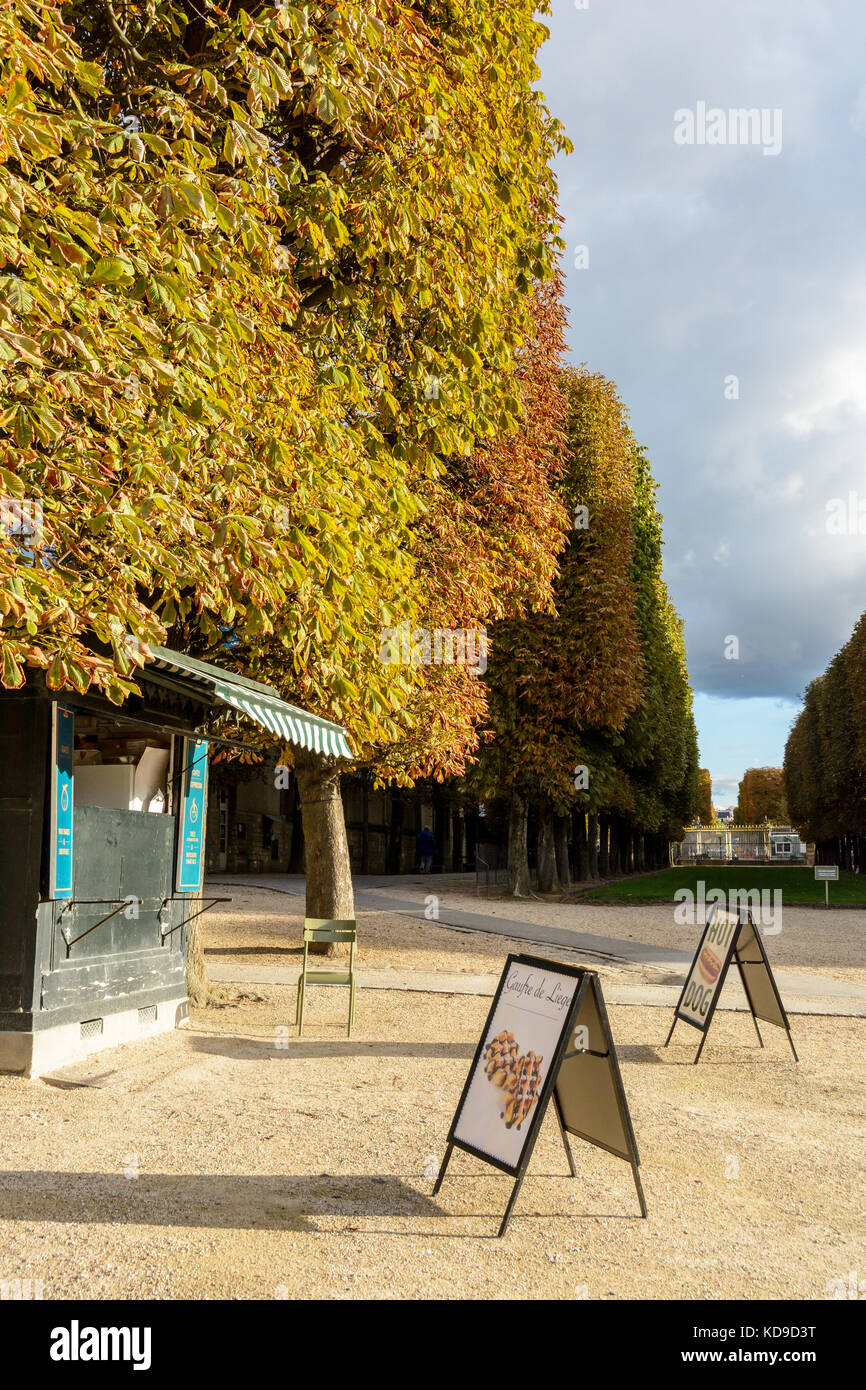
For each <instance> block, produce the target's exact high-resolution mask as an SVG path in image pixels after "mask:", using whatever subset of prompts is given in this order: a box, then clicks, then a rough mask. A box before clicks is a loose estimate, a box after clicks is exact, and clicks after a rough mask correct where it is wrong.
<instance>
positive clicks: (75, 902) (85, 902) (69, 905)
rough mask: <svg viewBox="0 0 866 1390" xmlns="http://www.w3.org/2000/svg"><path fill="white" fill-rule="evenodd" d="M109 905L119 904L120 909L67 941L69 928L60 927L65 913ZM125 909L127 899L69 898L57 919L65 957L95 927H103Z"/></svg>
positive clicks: (139, 900) (101, 918)
mask: <svg viewBox="0 0 866 1390" xmlns="http://www.w3.org/2000/svg"><path fill="white" fill-rule="evenodd" d="M136 901H137V902H138V903H140V902H141V899H140V898H138V899H137V900H136ZM109 903H120V907H116V908H115V909H114V911H113V912H109V914H108V916H107V917H100V919H99V921H98V922H94V923H93V926H92V927H88V928H87V931H83V932H82V933H81V935H80V936H73V938H72V940H71V941H70V939H69V931H70V928H69V927H64V926H63V925H62V922H63V918H64V917H65V916H66V913H67V912H71V911H72V909H73V908H74V907H79V906H85V907H87V906H97V905H99V904H103V905H105V906H108V904H109ZM127 907H129V898H70V899H69V901H68V902H65V903H64V904H63V907H62V908H61V911H60V919H59V921H60V923H61V926H60V935H61V936H62V937H63V940H64V941H65V942H66V954H67V956H68V955H69V952H70V950H71V949H72V947H73V946H74V945H75V943H76V942H77V941H83V940H84V938H85V936H89V935H90V933H91V932H92V931H96V928H97V927H101V926H102V925H103V923H104V922H110V921H111V919H112V917H116V916H117V914H118V912H123V911H124V910H125V909H126V908H127Z"/></svg>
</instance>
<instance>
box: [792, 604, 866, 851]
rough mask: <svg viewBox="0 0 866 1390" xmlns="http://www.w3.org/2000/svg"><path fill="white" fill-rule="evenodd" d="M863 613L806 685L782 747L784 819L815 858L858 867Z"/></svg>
mask: <svg viewBox="0 0 866 1390" xmlns="http://www.w3.org/2000/svg"><path fill="white" fill-rule="evenodd" d="M864 678H866V614H864V615H863V616H862V617H861V618H860V620H859V621H858V623H857V625H856V626H855V628H854V631H853V633H852V634H851V637H850V638H849V639H848V641H847V642H846V643H845V645H844V647H843V648H842V650H841V651H840V652H837V654H836V655H835V656H834V657H833V659H832V661H831V662H830V664H829V665H828V667H827V670H826V671H825V672H824V673H823V674H822V675H820V676H818V677H816V679H815V680H813V681H812V682H811V683H810V684H809V685H808V686H807V688H806V692H805V696H804V702H803V709H802V710H801V712H800V714H799V715H798V717H797V719H796V721H795V723H794V726H793V728H792V729H791V733H790V734H789V736H788V741H787V744H786V747H785V759H784V790H785V795H786V798H787V804H788V807H789V810H790V814H791V819H792V823H793V824H794V825H796V826H797V828H798V829H799V831H800V833H801V834H802V835H804V836H805V837H806V838H808V839H811V840H814V841H815V847H816V856H817V860H818V862H819V863H821V862H823V863H836V864H842V865H843V866H845V867H847V868H850V869H857V870H859V871H860V872H864V871H866V699H864Z"/></svg>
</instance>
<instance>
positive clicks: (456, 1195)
mask: <svg viewBox="0 0 866 1390" xmlns="http://www.w3.org/2000/svg"><path fill="white" fill-rule="evenodd" d="M337 993H338V992H337V991H320V994H319V996H318V997H317V999H316V1002H315V1005H314V1006H313V1007H311V1011H310V1018H311V1023H312V1024H314V1025H315V1026H314V1027H312V1028H311V1037H310V1039H309V1040H308V1039H307V1038H304V1039H303V1041H301V1042H298V1041H297V1040H296V1039H295V1038H294V1030H293V1029H290V1030H289V1032H290V1033H291V1038H290V1039H289V1041H288V1043H286V1037H287V1033H286V1031H284V1030H286V1028H287V1025H289V1023H290V1020H291V1017H292V1013H293V1008H294V991H293V990H292V989H290V988H279V987H277V988H262V989H260V990H256V991H248V997H247V998H237V997H236V1002H234V1003H232V1004H231V1005H230V1006H228V1007H224V1008H221V1009H218V1010H208V1011H206V1012H205V1013H203V1014H202V1013H197V1014H196V1015H195V1016H194V1019H193V1027H192V1029H190V1030H183V1031H180V1032H177V1033H174V1034H170V1035H168V1036H164V1037H160V1038H155V1039H151V1040H149V1041H147V1042H143V1043H140V1044H139V1045H137V1046H136V1047H123V1048H117V1049H114V1050H113V1051H111V1052H108V1053H104V1054H101V1055H99V1056H97V1057H94V1058H92V1059H91V1060H90V1061H89V1062H87V1063H82V1064H79V1065H78V1066H77V1067H74V1068H69V1069H67V1070H66V1071H65V1072H64V1074H63V1076H64V1079H65V1083H66V1086H67V1087H69V1088H67V1089H57V1088H56V1087H54V1086H50V1085H48V1084H46V1083H45V1082H26V1081H21V1080H18V1079H14V1078H11V1077H7V1076H3V1077H0V1160H2V1175H0V1252H2V1254H0V1277H2V1278H5V1279H10V1278H16V1277H17V1278H31V1279H41V1280H42V1281H43V1285H44V1296H45V1297H46V1298H50V1297H59V1296H75V1297H80V1296H82V1295H84V1296H86V1297H94V1298H106V1297H120V1298H138V1297H149V1296H155V1297H157V1298H166V1299H168V1298H229V1299H231V1298H241V1299H246V1298H265V1299H269V1298H274V1297H277V1298H279V1297H286V1296H289V1297H317V1298H333V1299H343V1298H371V1297H388V1298H416V1297H431V1298H454V1297H467V1298H492V1299H497V1298H510V1297H519V1298H540V1297H555V1298H566V1299H572V1298H581V1297H584V1296H586V1297H589V1298H593V1299H596V1298H602V1299H611V1298H634V1297H637V1298H660V1297H665V1296H670V1297H673V1298H682V1299H698V1298H700V1299H707V1298H710V1299H716V1298H724V1297H727V1296H742V1297H747V1298H754V1299H763V1298H784V1299H806V1298H818V1299H821V1298H824V1297H826V1296H827V1286H828V1283H829V1281H830V1280H832V1279H837V1278H842V1279H845V1280H847V1278H848V1272H849V1271H850V1270H852V1269H853V1270H860V1271H862V1270H864V1269H866V1242H864V1234H866V1232H864V1221H863V1217H862V1207H863V1203H862V1172H861V1158H862V1119H861V1111H862V1095H863V1080H864V1077H863V1070H864V1067H863V1057H864V1041H866V1023H864V1022H863V1021H862V1020H856V1019H820V1018H808V1019H802V1020H799V1021H798V1027H797V1043H798V1048H799V1050H800V1053H801V1056H802V1062H801V1064H800V1066H799V1067H797V1066H796V1065H795V1064H794V1063H793V1061H792V1060H791V1059H790V1056H789V1055H787V1054H786V1046H785V1041H784V1038H783V1037H782V1036H781V1035H776V1033H775V1031H774V1030H771V1033H772V1036H771V1037H770V1038H769V1039H768V1046H767V1049H766V1050H765V1051H764V1052H763V1053H761V1052H760V1051H759V1050H758V1049H757V1048H756V1047H755V1045H754V1042H753V1040H752V1039H751V1038H748V1041H747V1042H745V1043H744V1041H743V1031H742V1022H743V1020H742V1018H737V1017H736V1016H734V1015H731V1014H719V1015H717V1020H716V1022H715V1023H714V1028H713V1036H712V1039H711V1040H710V1041H709V1042H708V1044H707V1047H706V1050H705V1054H704V1059H703V1060H702V1062H701V1064H700V1066H698V1067H692V1066H691V1065H690V1060H691V1056H692V1052H693V1047H692V1046H691V1044H692V1042H693V1039H692V1038H691V1036H689V1037H688V1038H686V1039H685V1040H684V1041H683V1042H682V1044H678V1043H677V1042H676V1040H675V1042H674V1044H673V1045H672V1047H671V1049H670V1050H669V1052H668V1053H667V1054H664V1053H661V1052H660V1050H659V1048H658V1044H659V1043H660V1042H661V1040H662V1033H663V1032H664V1031H665V1023H666V1020H663V1019H662V1018H661V1017H660V1014H659V1011H658V1010H652V1009H641V1008H628V1009H624V1008H613V1009H612V1010H611V1021H612V1027H613V1034H614V1038H615V1041H616V1043H617V1046H618V1051H619V1055H620V1060H621V1065H622V1070H623V1077H624V1082H625V1087H626V1093H627V1095H628V1098H629V1102H630V1105H631V1111H632V1116H633V1121H634V1126H635V1130H636V1134H637V1138H638V1143H639V1146H640V1151H641V1159H642V1170H641V1171H642V1177H643V1182H644V1186H645V1189H646V1194H647V1202H648V1206H649V1212H650V1216H649V1219H648V1220H647V1221H641V1220H640V1219H639V1218H638V1217H637V1215H636V1212H637V1207H636V1202H635V1196H634V1190H633V1187H632V1183H631V1176H630V1173H629V1169H628V1167H627V1166H626V1165H625V1164H624V1163H622V1162H621V1161H619V1160H617V1159H615V1158H613V1157H611V1156H609V1155H607V1154H604V1153H602V1152H601V1151H600V1150H597V1149H594V1148H591V1147H589V1146H588V1145H585V1144H581V1143H579V1142H577V1143H576V1145H575V1154H576V1161H577V1166H578V1180H577V1181H576V1182H575V1181H572V1180H570V1179H568V1178H567V1177H565V1176H564V1175H565V1173H566V1172H567V1169H566V1166H565V1162H564V1155H563V1152H562V1148H561V1144H560V1140H559V1135H558V1132H557V1129H556V1127H555V1125H554V1123H553V1121H552V1119H551V1118H548V1120H547V1122H546V1124H545V1128H544V1130H543V1132H542V1135H541V1138H540V1140H539V1143H538V1146H537V1148H536V1151H535V1155H534V1158H533V1162H532V1167H531V1170H530V1171H531V1176H530V1177H529V1178H528V1179H527V1181H526V1183H525V1184H524V1189H523V1193H522V1194H521V1198H520V1200H519V1202H518V1206H517V1210H516V1214H515V1217H514V1219H513V1222H512V1226H511V1230H510V1231H509V1235H508V1237H507V1238H506V1239H505V1240H504V1241H497V1240H495V1239H494V1238H493V1237H494V1235H495V1231H496V1228H497V1224H498V1220H499V1218H500V1216H501V1214H502V1211H503V1209H504V1206H505V1202H506V1200H507V1195H508V1191H509V1182H508V1179H507V1178H505V1177H504V1176H502V1175H499V1174H496V1173H495V1172H493V1171H492V1170H489V1169H485V1167H484V1166H483V1165H482V1164H480V1163H479V1162H477V1161H476V1160H474V1159H471V1158H470V1157H468V1156H467V1155H457V1156H456V1158H455V1160H454V1162H453V1164H452V1169H451V1174H450V1175H449V1177H448V1178H447V1179H446V1182H445V1185H444V1187H443V1190H442V1192H441V1194H440V1195H439V1197H437V1198H436V1199H435V1200H433V1199H432V1198H431V1196H430V1192H431V1188H432V1181H431V1178H432V1174H433V1172H434V1171H435V1167H436V1165H437V1163H438V1161H439V1158H440V1156H441V1153H442V1150H443V1145H444V1141H445V1136H446V1133H447V1130H448V1125H449V1122H450V1120H451V1116H452V1113H453V1108H454V1105H455V1103H456V1100H457V1098H458V1095H459V1092H460V1088H461V1086H462V1083H463V1079H464V1076H465V1073H466V1068H467V1066H468V1063H469V1059H470V1056H471V1054H472V1051H473V1047H474V1044H475V1042H476V1040H477V1037H478V1035H479V1032H480V1030H481V1027H482V1024H483V1020H484V1018H485V1015H486V1011H487V1007H488V1002H489V1001H487V1000H483V999H479V998H477V997H473V996H463V995H456V996H445V995H423V994H414V995H412V996H406V995H403V994H400V993H397V992H390V991H384V990H383V991H364V992H363V993H362V994H361V995H359V1000H358V1013H357V1036H356V1037H355V1038H353V1039H352V1040H351V1041H350V1042H347V1041H346V1039H345V1038H344V1037H343V1036H342V1033H341V1028H340V1024H341V1023H342V1017H343V1007H342V1006H343V1000H342V998H339V999H337V998H336V997H335V996H336V995H337ZM250 995H252V997H249V996H250ZM75 1081H77V1082H78V1083H89V1084H78V1085H71V1083H72V1082H75ZM136 1173H137V1174H138V1176H135V1174H136Z"/></svg>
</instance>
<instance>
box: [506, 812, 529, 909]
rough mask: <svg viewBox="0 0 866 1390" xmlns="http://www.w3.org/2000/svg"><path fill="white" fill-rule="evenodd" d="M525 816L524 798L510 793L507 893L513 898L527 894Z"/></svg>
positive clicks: (527, 862)
mask: <svg viewBox="0 0 866 1390" xmlns="http://www.w3.org/2000/svg"><path fill="white" fill-rule="evenodd" d="M527 814H528V807H527V804H526V797H525V796H521V794H520V792H512V793H511V802H510V804H509V807H508V891H509V893H511V894H512V895H513V896H514V897H515V898H525V897H527V895H528V893H529V849H528V844H527V837H526V821H527Z"/></svg>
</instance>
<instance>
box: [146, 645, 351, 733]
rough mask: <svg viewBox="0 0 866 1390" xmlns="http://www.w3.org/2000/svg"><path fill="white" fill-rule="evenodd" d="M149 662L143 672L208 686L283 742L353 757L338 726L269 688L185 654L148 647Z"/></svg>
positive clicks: (225, 702) (223, 699)
mask: <svg viewBox="0 0 866 1390" xmlns="http://www.w3.org/2000/svg"><path fill="white" fill-rule="evenodd" d="M150 652H151V659H150V661H149V662H148V664H147V667H146V668H145V669H146V670H153V669H155V670H157V671H166V672H172V673H177V674H180V675H183V676H184V677H186V678H187V679H189V678H192V679H193V680H194V681H196V682H197V683H198V684H200V685H202V686H205V687H209V688H210V689H211V690H212V691H213V693H214V695H216V697H217V699H218V700H221V701H222V702H223V704H226V705H230V706H231V707H232V709H236V710H237V711H238V712H239V713H240V714H244V715H246V716H247V718H248V719H252V720H253V722H254V723H256V724H259V725H260V726H261V727H262V728H264V729H267V730H269V732H270V733H272V734H276V735H277V737H278V738H282V739H284V740H285V741H286V742H287V743H293V744H295V745H296V746H297V747H299V748H308V749H309V750H310V751H311V752H314V753H322V754H323V755H325V756H326V757H331V758H351V757H353V756H354V754H353V753H352V749H351V747H350V746H349V740H348V738H347V736H346V731H345V729H344V728H342V726H341V725H340V724H332V723H331V722H330V720H328V719H320V718H319V717H318V715H315V714H308V713H307V712H306V710H301V709H298V708H297V707H296V706H295V705H290V704H289V703H288V701H287V700H283V699H281V698H280V696H279V695H278V694H277V692H276V690H273V689H272V688H271V686H269V685H262V684H261V682H260V681H253V680H250V679H249V678H248V677H247V676H239V675H236V674H235V673H234V672H233V671H224V670H223V669H222V668H221V667H219V666H212V665H210V663H209V662H206V661H199V660H198V659H197V657H193V656H187V655H186V653H185V652H172V651H169V650H168V648H166V647H151V648H150Z"/></svg>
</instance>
